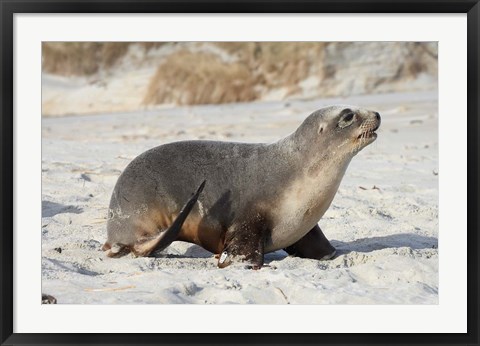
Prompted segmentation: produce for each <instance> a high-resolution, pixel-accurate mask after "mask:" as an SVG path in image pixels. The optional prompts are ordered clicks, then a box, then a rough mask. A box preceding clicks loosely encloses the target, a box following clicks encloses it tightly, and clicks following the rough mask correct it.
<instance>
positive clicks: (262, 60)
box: [42, 42, 438, 105]
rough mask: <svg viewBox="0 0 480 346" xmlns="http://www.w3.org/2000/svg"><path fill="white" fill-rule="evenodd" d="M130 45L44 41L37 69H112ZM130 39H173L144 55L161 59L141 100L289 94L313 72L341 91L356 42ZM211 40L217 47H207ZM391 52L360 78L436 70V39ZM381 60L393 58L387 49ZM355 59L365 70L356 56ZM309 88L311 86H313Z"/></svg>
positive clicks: (207, 100)
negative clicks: (341, 73)
mask: <svg viewBox="0 0 480 346" xmlns="http://www.w3.org/2000/svg"><path fill="white" fill-rule="evenodd" d="M132 44H133V43H132V42H103V43H102V42H46V43H44V44H43V50H42V67H43V70H44V71H45V72H49V73H53V74H59V75H64V76H85V75H92V74H95V73H97V72H99V71H101V70H104V69H113V68H114V67H115V66H116V64H117V63H118V62H120V61H122V58H123V57H125V55H126V53H127V52H128V50H129V47H130V45H132ZM135 44H137V45H140V47H143V48H144V52H145V53H147V52H149V51H150V50H151V49H153V48H157V47H159V46H161V45H172V49H171V51H170V50H168V49H167V50H166V52H169V53H168V54H169V55H161V56H160V55H159V56H157V55H155V54H154V55H152V56H151V57H150V58H149V59H150V60H149V61H150V62H149V63H152V61H155V60H154V59H159V60H158V63H159V66H158V68H157V69H156V72H155V73H154V74H153V76H151V77H150V80H149V82H148V88H147V91H146V93H145V95H144V97H143V103H144V104H145V105H155V104H162V103H175V104H181V105H193V104H218V103H229V102H249V101H253V100H256V99H259V98H261V97H263V96H264V95H265V94H266V93H268V92H269V91H272V90H275V89H280V88H282V89H283V91H284V94H286V95H287V96H288V95H291V94H295V93H298V92H300V91H301V86H300V82H302V81H303V80H305V79H306V78H308V77H312V76H313V77H318V80H319V81H321V83H322V85H319V86H318V90H319V95H320V94H322V95H328V92H330V91H331V92H333V93H338V92H340V91H341V90H340V91H339V90H337V89H336V87H337V84H338V85H340V86H341V83H337V82H338V81H337V80H336V78H337V76H336V74H337V71H336V68H335V67H336V66H337V65H336V64H337V61H336V59H335V54H341V53H340V52H341V51H342V49H343V48H342V47H345V48H348V47H349V45H352V44H356V43H351V42H343V43H333V46H329V45H331V44H332V43H327V42H212V43H206V44H205V43H196V42H184V43H182V44H181V45H179V46H177V47H173V45H175V43H162V42H141V43H135ZM212 45H214V46H216V47H215V48H216V49H211V48H212ZM181 47H183V49H182V48H181ZM193 48H195V49H193ZM218 48H220V49H218ZM326 48H328V50H327V49H326ZM332 48H333V49H334V51H338V52H337V53H333V57H332V53H331V50H332ZM179 49H180V50H179ZM219 51H220V52H219ZM327 51H328V52H329V53H328V54H329V55H328V56H327V55H326V54H327V53H326V52H327ZM402 52H403V53H402ZM392 54H396V55H392V59H393V58H394V57H395V56H398V59H399V63H398V69H397V70H396V73H394V74H393V75H386V76H383V75H379V76H376V75H372V76H370V75H368V74H367V76H366V77H364V78H367V77H368V78H371V79H374V82H373V83H372V88H373V89H374V88H376V87H377V86H378V85H380V84H382V83H383V84H388V83H393V82H396V81H398V80H404V79H409V78H410V79H412V78H416V76H418V75H419V74H420V73H422V72H427V73H429V74H431V75H435V74H436V69H437V66H438V65H437V63H436V61H437V55H438V52H437V48H436V44H435V43H433V44H430V45H429V44H428V43H416V42H407V43H405V44H404V45H403V46H401V48H400V52H399V51H398V49H397V51H395V53H392ZM226 57H228V58H226ZM386 58H388V59H390V57H389V56H388V54H387V55H386ZM386 58H384V57H382V58H381V59H386ZM328 61H330V62H328ZM382 61H383V60H382ZM353 63H356V64H358V66H359V67H360V68H365V66H362V65H361V63H359V62H358V61H357V62H355V61H353ZM348 64H349V62H343V65H340V67H341V68H344V69H348V68H349V66H346V65H348ZM387 70H388V69H387ZM364 73H365V72H364ZM309 87H310V88H312V87H313V88H315V85H313V86H312V85H310V86H309ZM330 89H331V90H330ZM370 91H371V90H370Z"/></svg>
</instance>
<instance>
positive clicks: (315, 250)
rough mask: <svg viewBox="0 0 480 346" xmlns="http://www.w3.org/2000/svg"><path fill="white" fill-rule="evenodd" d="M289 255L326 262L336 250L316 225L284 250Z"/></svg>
mask: <svg viewBox="0 0 480 346" xmlns="http://www.w3.org/2000/svg"><path fill="white" fill-rule="evenodd" d="M284 250H285V251H286V252H287V253H288V254H289V255H294V256H298V257H302V258H313V259H318V260H328V259H331V258H332V257H333V256H335V253H336V250H335V248H334V247H333V246H332V244H330V242H329V241H328V239H327V238H326V237H325V235H324V234H323V232H322V230H321V229H320V227H319V226H318V225H316V226H315V227H313V228H312V229H311V230H310V231H309V232H308V233H307V234H306V235H305V236H304V237H303V238H301V239H300V240H299V241H297V242H296V243H295V244H293V245H290V246H289V247H287V248H285V249H284Z"/></svg>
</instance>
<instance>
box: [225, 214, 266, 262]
mask: <svg viewBox="0 0 480 346" xmlns="http://www.w3.org/2000/svg"><path fill="white" fill-rule="evenodd" d="M267 234H268V228H267V226H266V224H265V222H264V220H263V218H262V217H261V216H260V215H257V216H255V217H254V218H253V219H252V220H249V221H244V222H241V223H238V224H234V226H232V228H231V229H229V230H228V231H227V234H226V235H225V243H224V248H223V252H222V253H221V254H220V256H219V259H218V267H219V268H225V267H227V266H228V265H230V264H231V263H232V262H234V261H239V262H246V263H248V264H250V265H251V266H252V269H260V268H261V267H262V266H263V256H264V252H265V240H266V238H267Z"/></svg>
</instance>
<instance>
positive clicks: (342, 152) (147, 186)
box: [106, 106, 380, 266]
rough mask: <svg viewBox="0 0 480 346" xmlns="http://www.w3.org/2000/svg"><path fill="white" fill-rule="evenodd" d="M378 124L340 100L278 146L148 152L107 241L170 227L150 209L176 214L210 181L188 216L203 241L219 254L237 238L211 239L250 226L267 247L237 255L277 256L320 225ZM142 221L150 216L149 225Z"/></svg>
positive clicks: (117, 198) (187, 146)
mask: <svg viewBox="0 0 480 346" xmlns="http://www.w3.org/2000/svg"><path fill="white" fill-rule="evenodd" d="M348 109H350V110H351V111H352V112H351V113H353V117H352V119H353V120H352V121H351V124H350V125H349V122H348V121H346V120H342V119H347V120H348V119H349V118H348V117H346V114H347V115H348ZM342 111H343V113H342ZM379 125H380V118H379V115H378V113H375V112H371V111H367V110H362V109H358V108H355V107H352V106H331V107H326V108H323V109H320V110H318V111H316V112H314V113H312V114H311V115H310V116H308V117H307V118H306V119H305V121H304V122H303V123H302V124H301V125H300V127H299V128H298V129H297V130H296V131H295V132H294V133H292V134H291V135H289V136H287V137H285V138H283V139H280V140H279V141H277V142H275V143H271V144H265V143H257V144H247V143H233V142H217V141H183V142H174V143H169V144H165V145H162V146H159V147H156V148H153V149H151V150H148V151H146V152H144V153H143V154H141V155H140V156H138V157H137V158H135V159H134V160H133V161H132V162H131V163H130V164H129V165H128V166H127V168H126V169H125V170H124V172H123V173H122V174H121V176H120V177H119V179H118V182H117V184H116V186H115V189H114V191H113V194H112V198H111V202H110V209H109V218H108V223H107V232H108V240H107V244H109V246H111V245H113V244H120V245H121V246H133V245H134V244H135V243H136V242H138V241H139V235H138V232H139V228H141V227H145V228H152V229H149V230H148V232H147V233H148V234H150V235H151V236H152V237H153V236H155V233H158V232H161V231H163V229H162V227H161V225H157V224H155V222H153V223H152V224H151V223H149V217H148V215H150V214H149V213H152V212H153V213H155V212H156V211H158V210H161V213H162V215H172V217H173V215H177V214H178V212H179V210H180V208H181V207H182V205H183V204H184V203H185V201H187V200H188V199H189V197H190V195H191V193H192V189H193V188H195V187H196V186H198V185H199V183H200V182H202V181H203V180H205V179H206V180H207V184H206V186H205V190H204V191H203V194H202V195H201V196H200V197H199V199H198V204H197V205H195V206H194V207H193V210H192V212H191V215H190V216H188V217H187V220H186V222H187V223H189V222H190V223H193V222H194V220H199V221H198V227H199V230H200V229H201V232H202V234H200V231H199V237H200V238H201V237H202V236H203V237H204V239H205V241H204V242H202V241H201V240H199V241H194V242H196V243H197V244H199V245H201V246H203V247H205V248H206V249H207V250H209V251H212V252H218V251H219V250H221V249H222V247H224V248H229V247H231V246H230V245H231V244H223V245H219V246H220V247H215V246H211V245H210V244H209V243H210V242H212V239H216V238H218V239H219V241H220V242H221V241H222V240H221V239H227V240H228V239H243V240H239V241H238V242H240V243H246V241H245V239H244V238H245V237H236V236H235V232H242V230H241V229H239V228H242V227H243V229H246V230H247V229H248V232H253V233H255V232H257V230H258V232H263V233H264V234H263V233H262V236H256V237H255V239H257V238H258V241H259V242H263V243H262V244H261V246H259V247H258V246H253V245H252V246H250V245H248V248H247V249H243V248H242V246H236V247H235V248H237V249H238V251H237V252H239V253H237V254H236V255H245V256H247V257H248V253H249V251H250V252H251V251H253V247H254V248H255V249H256V250H255V251H261V252H262V251H263V252H270V251H274V250H277V249H280V248H285V247H288V246H291V245H294V244H295V243H296V242H298V241H299V240H300V239H301V238H302V237H304V236H305V235H306V234H307V233H308V232H309V231H311V230H313V229H314V228H315V226H316V225H317V223H318V221H319V220H320V218H321V217H322V216H323V213H324V212H325V211H326V209H327V208H328V206H329V205H330V203H331V201H332V199H333V197H334V195H335V193H336V191H337V188H338V185H339V184H340V181H341V178H342V177H343V175H344V173H345V170H346V169H347V166H348V164H349V163H350V160H351V159H352V158H353V156H355V154H357V153H358V152H359V151H360V150H361V149H362V148H363V147H365V146H366V145H368V144H370V143H371V142H373V140H375V137H376V135H371V134H372V133H373V131H374V130H376V129H377V128H378V126H379ZM362 133H363V135H362ZM359 136H360V138H359ZM363 137H365V138H363ZM367 137H368V138H367ZM142 218H143V219H142ZM140 219H142V220H147V222H146V225H147V226H145V222H144V221H142V222H139V220H140ZM189 220H190V221H189ZM195 222H196V221H195ZM156 223H158V221H157V222H156ZM154 224H155V225H154ZM242 224H244V225H245V226H242V227H240V225H242ZM139 225H140V226H139ZM142 225H143V226H142ZM164 226H165V225H164ZM155 227H156V228H157V229H155V230H154V229H153V228H155ZM192 227H193V226H192ZM195 227H196V226H195ZM318 231H319V232H320V233H321V231H320V229H318ZM208 232H210V233H208ZM322 235H323V234H322ZM147 238H148V237H147ZM325 239H326V238H325ZM189 241H190V240H189ZM232 241H235V240H232ZM327 243H328V241H327ZM107 244H106V245H107ZM237 245H238V244H237ZM240 245H241V244H240ZM328 245H329V244H328ZM258 249H260V250H258ZM243 252H245V253H243ZM261 257H262V259H261V263H260V262H259V261H257V262H258V263H256V264H259V265H260V266H261V264H262V263H263V253H262V254H261ZM255 258H256V257H255Z"/></svg>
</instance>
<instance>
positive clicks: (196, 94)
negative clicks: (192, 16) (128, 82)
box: [144, 42, 325, 104]
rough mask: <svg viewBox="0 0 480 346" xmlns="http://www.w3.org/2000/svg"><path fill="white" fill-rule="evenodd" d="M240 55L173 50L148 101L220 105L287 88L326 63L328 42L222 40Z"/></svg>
mask: <svg viewBox="0 0 480 346" xmlns="http://www.w3.org/2000/svg"><path fill="white" fill-rule="evenodd" d="M215 45H217V46H218V47H220V48H222V49H223V50H225V51H226V52H227V53H229V55H231V56H233V57H234V58H235V59H236V62H234V63H227V62H224V61H222V60H221V59H220V57H217V56H215V55H213V54H210V53H208V54H207V53H198V52H197V53H192V52H189V51H187V50H184V51H180V52H177V53H174V54H173V55H171V56H170V57H169V58H168V59H167V60H166V61H164V62H163V63H162V64H161V65H160V66H159V68H158V69H157V72H156V73H155V76H154V77H153V78H152V79H151V81H150V84H149V87H148V91H147V94H146V96H145V98H144V104H161V103H177V104H216V103H227V102H248V101H252V100H255V99H258V98H260V96H261V91H262V90H267V91H268V90H272V89H275V88H280V87H284V88H287V90H288V92H287V93H294V92H297V91H298V88H299V86H298V83H299V82H300V81H302V80H303V79H305V78H306V77H307V76H308V75H309V74H310V73H311V72H312V70H320V68H318V67H319V66H321V64H322V56H323V48H324V45H325V44H323V43H313V42H262V43H259V42H218V43H215Z"/></svg>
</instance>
